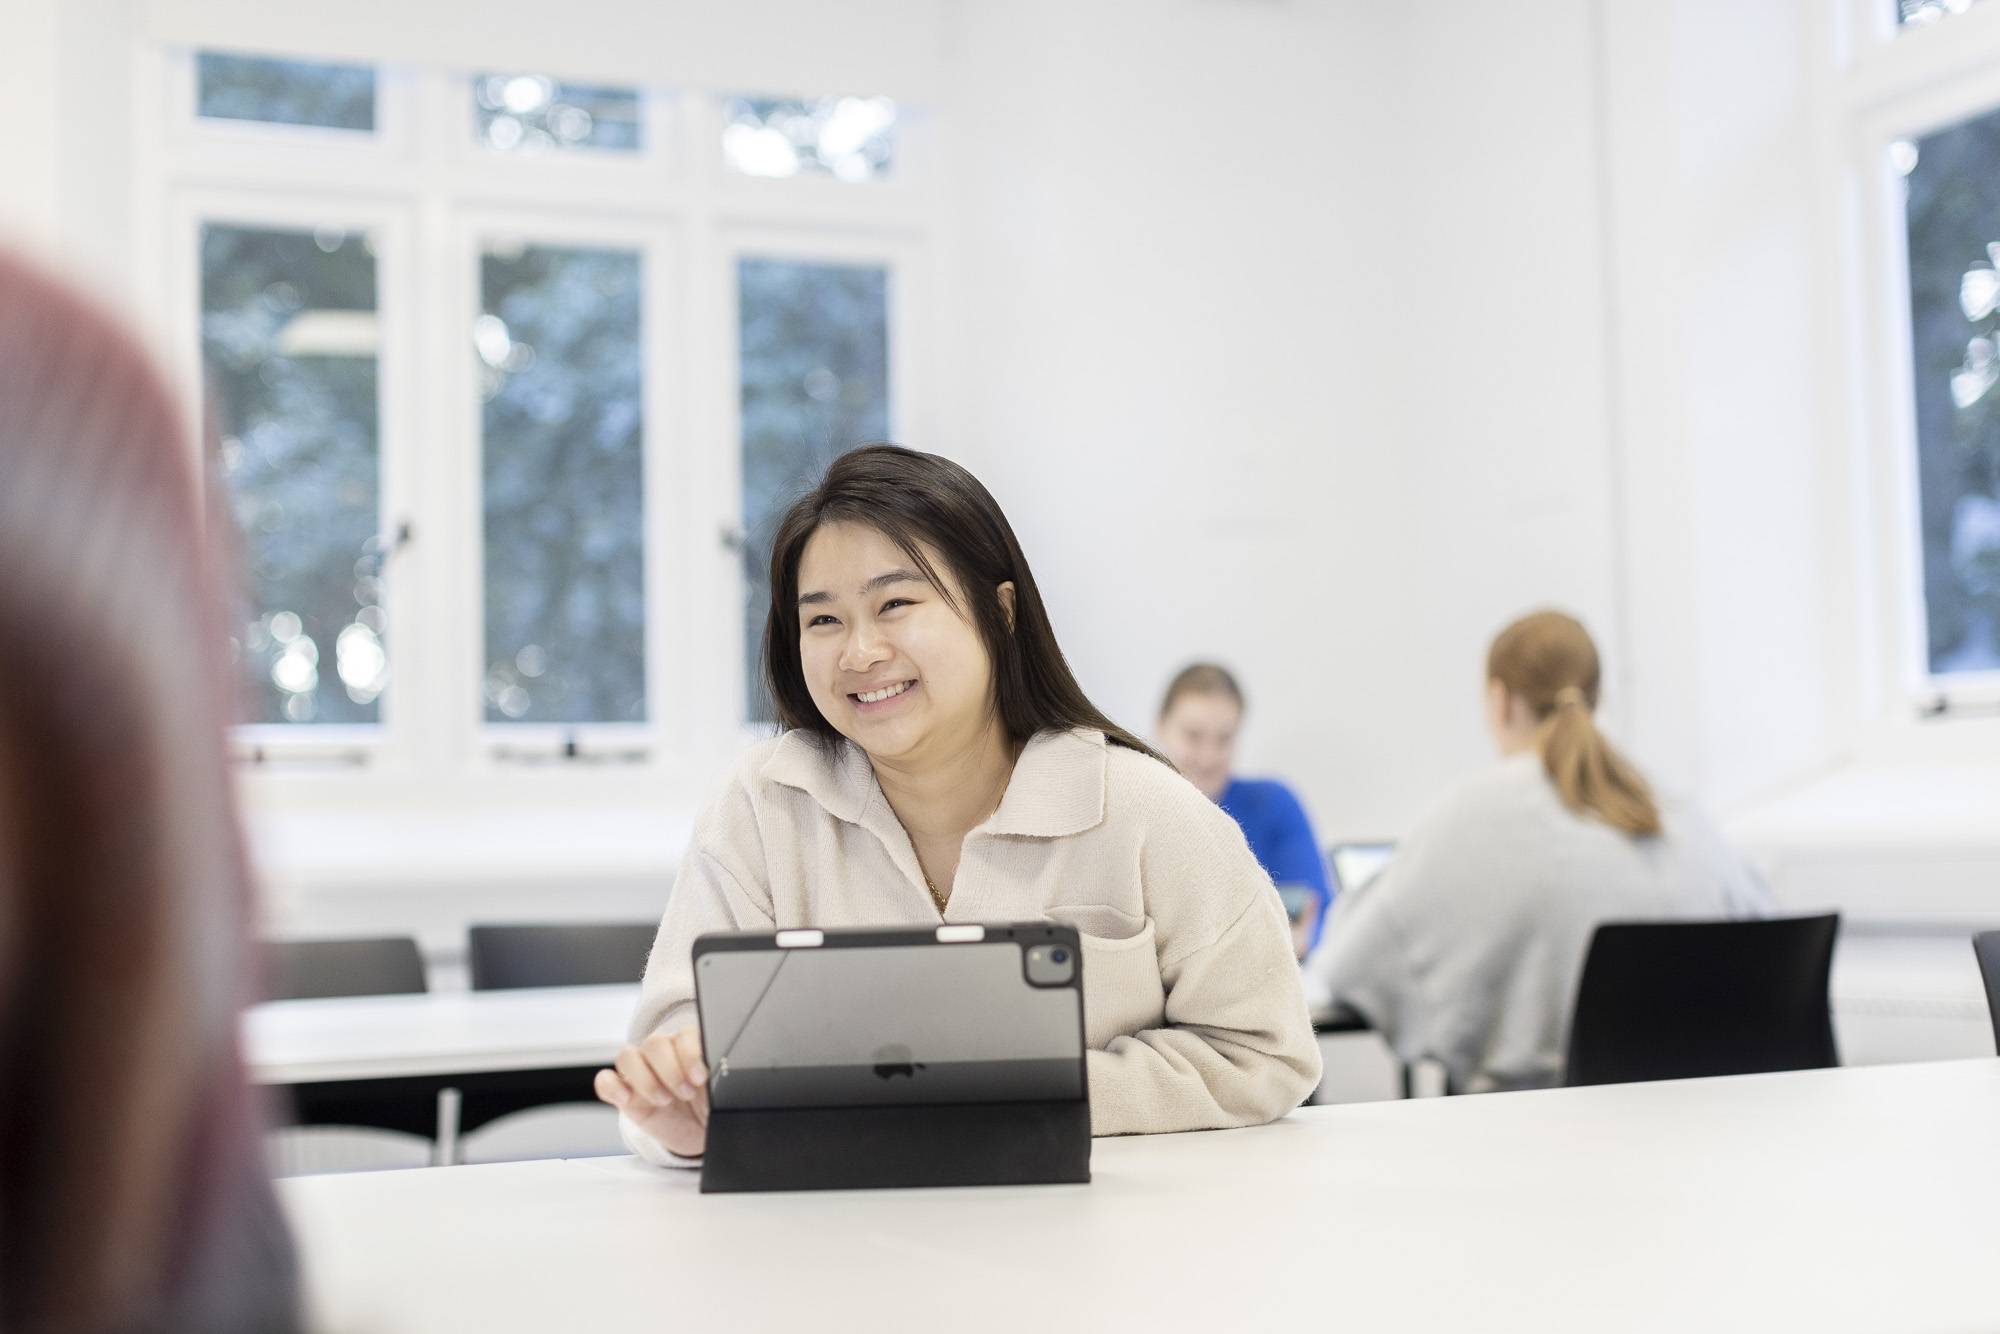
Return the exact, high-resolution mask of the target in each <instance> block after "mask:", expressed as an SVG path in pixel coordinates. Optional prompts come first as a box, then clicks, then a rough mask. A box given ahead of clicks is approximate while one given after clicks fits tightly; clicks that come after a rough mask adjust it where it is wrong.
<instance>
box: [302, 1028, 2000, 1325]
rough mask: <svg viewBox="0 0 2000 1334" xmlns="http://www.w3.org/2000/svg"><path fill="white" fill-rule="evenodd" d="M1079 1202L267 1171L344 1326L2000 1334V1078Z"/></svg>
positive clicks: (1343, 1130) (1501, 1123) (1128, 1169)
mask: <svg viewBox="0 0 2000 1334" xmlns="http://www.w3.org/2000/svg"><path fill="white" fill-rule="evenodd" d="M1092 1172H1093V1175H1094V1177H1095V1180H1094V1182H1093V1183H1092V1184H1091V1185H1088V1186H1053V1187H1010V1188H999V1189H982V1190H931V1191H894V1192H892V1191H884V1192H852V1193H827V1194H787V1195H733V1196H727V1195H724V1196H717V1195H711V1196H703V1195H700V1194H698V1193H697V1192H696V1179H695V1177H694V1175H693V1174H692V1173H684V1172H683V1173H673V1172H664V1171H659V1170H655V1169H652V1168H648V1167H646V1166H644V1165H642V1164H640V1163H638V1162H637V1161H636V1160H632V1159H599V1160H595V1161H583V1160H578V1161H545V1162H535V1163H517V1164H508V1165H504V1166H494V1167H459V1168H441V1169H434V1170H421V1171H409V1172H385V1173H378V1174H372V1175H366V1176H344V1177H339V1176H334V1177H310V1178H298V1179H293V1180H289V1181H285V1182H281V1183H280V1191H281V1195H282V1198H283V1201H284V1204H285V1208H286V1211H287V1213H288V1214H289V1216H290V1218H291V1219H292V1222H293V1225H294V1227H295V1229H296V1230H297V1234H298V1237H299V1241H300V1245H301V1249H302V1252H303V1254H304V1257H305V1260H306V1267H307V1271H308V1276H309V1282H310V1283H311V1285H312V1288H313V1291H314V1292H315V1294H316V1297H315V1305H316V1308H317V1310H318V1312H319V1314H320V1317H321V1319H322V1322H323V1325H324V1327H325V1328H326V1329H328V1330H332V1331H350V1330H353V1331H359V1330H373V1331H380V1332H381V1334H417V1332H428V1331H433V1330H437V1331H443V1330H466V1329H478V1330H481V1331H497V1332H502V1334H504V1332H505V1331H514V1330H520V1331H529V1330H534V1331H545V1330H557V1329H585V1328H602V1329H620V1330H674V1331H680V1330H703V1331H709V1330H758V1331H777V1332H779V1334H785V1332H786V1331H798V1332H799V1334H805V1332H806V1331H819V1330H844V1329H856V1330H862V1329H867V1330H925V1331H935V1330H946V1329H949V1330H954V1331H957V1330H999V1331H1007V1334H1041V1332H1043V1331H1067V1330H1086V1329H1088V1330H1110V1331H1116V1330H1127V1329H1134V1330H1136V1329H1148V1330H1201V1331H1215V1332H1217V1334H1235V1332H1236V1331H1243V1330H1252V1331H1271V1332H1273V1334H1276V1332H1278V1331H1285V1332H1287V1334H1289V1332H1290V1331H1297V1330H1308V1329H1328V1330H1338V1331H1353V1330H1375V1329H1397V1330H1410V1329H1417V1330H1426V1329H1435V1330H1472V1329H1478V1330H1507V1329H1519V1330H1535V1331H1563V1330H1577V1331H1591V1334H1599V1332H1600V1331H1607V1330H1620V1331H1624V1330H1661V1331H1674V1332H1675V1334H1682V1332H1684V1331H1688V1330H1694V1329H1701V1330H1704V1331H1708V1330H1755V1331H1760V1334H1761V1332H1762V1331H1770V1330H1780V1329H1783V1330H1792V1329H1800V1330H1814V1331H1844V1330H1855V1331H1871V1332H1875V1331H1929V1330H1938V1331H1944V1330H1973V1329H1994V1328H2000V1282H1996V1277H1995V1276H1996V1274H2000V1207H1996V1201H2000V1060H1994V1059H1986V1060H1977V1061H1959V1062H1948V1063H1938V1064H1930V1065H1901V1066H1879V1067H1873V1068H1864V1069H1845V1070H1825V1071H1810V1072H1803V1073H1798V1074H1783V1075H1757V1076H1746V1077H1740V1078H1734V1079H1711V1080H1689V1081H1685V1082H1680V1083H1669V1084H1641V1085H1623V1086H1615V1087H1601V1088H1585V1089H1559V1090H1553V1091H1550V1092H1546V1093H1516V1094H1500V1095H1489V1096H1485V1097H1471V1098H1444V1099H1434V1100H1424V1101H1415V1102H1388V1103H1371V1104H1356V1105H1351V1106H1343V1107H1314V1108H1307V1109H1304V1110H1302V1111H1299V1112H1296V1113H1294V1114H1293V1115H1292V1116H1290V1117H1288V1118H1287V1119H1285V1120H1284V1121H1281V1122H1279V1123H1277V1124H1275V1125H1270V1126H1263V1127H1258V1128H1256V1129H1252V1130H1238V1131H1223V1132H1212V1133H1207V1134H1193V1135H1170V1136H1152V1137H1145V1138H1134V1139H1119V1140H1100V1141H1098V1143H1097V1145H1096V1149H1095V1153H1094V1155H1093V1161H1092Z"/></svg>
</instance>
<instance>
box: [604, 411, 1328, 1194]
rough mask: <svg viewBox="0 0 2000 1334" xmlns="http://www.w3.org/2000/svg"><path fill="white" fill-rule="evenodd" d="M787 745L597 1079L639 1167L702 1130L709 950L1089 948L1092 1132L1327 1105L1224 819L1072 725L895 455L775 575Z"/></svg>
mask: <svg viewBox="0 0 2000 1334" xmlns="http://www.w3.org/2000/svg"><path fill="white" fill-rule="evenodd" d="M771 592H772V597H771V614H770V619H769V621H768V622H766V625H765V630H764V673H765V679H766V683H767V685H768V686H769V689H770V691H771V698H772V700H773V702H774V703H775V704H776V707H777V713H778V719H779V722H780V723H781V724H782V727H783V731H782V733H781V734H780V735H779V736H778V737H776V738H775V739H773V740H771V741H767V742H765V743H763V744H761V745H758V746H756V747H754V748H752V749H751V750H750V751H749V752H747V753H746V754H745V755H744V756H743V757H742V758H741V759H740V760H739V761H738V762H737V763H736V765H735V766H734V767H733V768H732V770H731V771H730V773H729V775H728V776H727V777H726V778H725V779H724V780H723V782H722V784H721V785H720V787H719V788H718V789H717V791H716V793H715V794H714V796H713V797H711V799H710V800H709V802H708V804H707V806H706V807H705V808H704V809H703V811H702V813H701V816H700V818H699V819H698V820H697V821H696V825H695V833H694V840H693V842H692V844H691V845H690V847H689V848H688V852H687V856H686V857H685V858H684V859H683V860H682V863H681V871H680V878H679V880H678V881H677V882H676V883H675V885H674V892H673V897H672V899H671V901H670V902H669V903H668V905H667V911H666V916H665V918H664V919H663V920H662V922H661V924H660V934H659V937H658V939H657V940H656V941H655V943H654V946H653V954H652V959H651V961H650V962H649V963H648V965H647V968H646V979H645V987H644V991H643V995H642V997H641V1000H640V1004H639V1010H638V1013H637V1014H636V1015H635V1016H634V1018H633V1023H632V1035H631V1036H632V1043H633V1045H631V1046H629V1047H627V1048H625V1050H624V1051H622V1052H620V1053H619V1056H618V1059H617V1062H616V1068H615V1069H613V1070H605V1071H601V1072H599V1074H598V1077H597V1090H598V1094H599V1096H601V1097H602V1098H603V1099H604V1100H605V1101H607V1102H609V1103H611V1104H612V1105H614V1106H616V1107H618V1108H619V1109H620V1111H621V1112H622V1113H623V1114H624V1116H623V1125H624V1128H625V1133H626V1140H627V1142H628V1143H629V1144H630V1145H631V1146H632V1148H633V1149H634V1151H635V1152H638V1153H640V1154H642V1155H643V1156H645V1157H647V1158H649V1159H650V1160H652V1161H654V1162H656V1163H662V1164H667V1163H678V1162H686V1161H689V1160H690V1159H691V1158H692V1157H694V1156H696V1155H699V1154H700V1153H701V1151H702V1146H703V1142H704V1138H705V1127H706V1124H707V1119H708V1112H707V1101H706V1095H705V1092H704V1085H705V1083H706V1079H707V1072H706V1071H705V1070H704V1069H703V1068H702V1064H701V1043H700V1039H699V1036H698V1034H697V1031H696V1029H695V1027H694V1020H695V1014H694V979H693V972H692V967H691V963H690V953H691V948H692V946H693V943H694V939H695V937H696V936H698V935H700V934H701V933H702V932H704V931H725V930H762V931H768V930H773V929H783V928H789V927H807V926H820V927H826V926H870V925H921V924H932V925H935V924H936V923H938V922H942V921H952V922H1001V921H1023V920H1053V921H1061V922H1066V923H1068V924H1070V925H1072V926H1074V927H1075V928H1076V929H1077V931H1078V932H1079V933H1080V934H1081V936H1082V937H1083V946H1084V970H1083V979H1084V994H1085V1000H1084V1015H1085V1021H1086V1037H1087V1038H1088V1040H1089V1044H1090V1047H1091V1051H1090V1054H1089V1057H1088V1063H1089V1072H1090V1102H1091V1127H1092V1130H1093V1131H1094V1133H1096V1134H1100V1135H1109V1134H1132V1133H1143V1132H1153V1131H1170V1130H1193V1129H1201V1128H1207V1127H1216V1126H1235V1125H1249V1124H1254V1123H1257V1122H1261V1121H1268V1120H1270V1119H1271V1118H1273V1117H1276V1116H1280V1115H1283V1114H1284V1113H1285V1112H1286V1111H1289V1110H1290V1109H1291V1108H1293V1107H1295V1106H1297V1105H1298V1104H1299V1102H1300V1101H1301V1100H1302V1099H1303V1098H1304V1097H1305V1095H1306V1094H1307V1093H1309V1092H1310V1091H1311V1090H1312V1088H1313V1085H1314V1084H1315V1083H1316V1082H1317V1081H1318V1079H1319V1053H1318V1049H1317V1048H1316V1047H1315V1046H1314V1043H1313V1036H1312V1025H1311V1023H1310V1021H1309V1019H1308V1018H1307V1015H1306V1008H1305V999H1304V994H1303V992H1302V991H1301V989H1300V985H1299V979H1298V970H1297V969H1296V968H1295V967H1294V966H1293V964H1292V956H1291V947H1290V940H1289V934H1288V930H1287V927H1286V924H1285V916H1284V910H1283V908H1282V907H1281V906H1280V904H1279V901H1278V897H1277V895H1276V893H1275V892H1274V891H1273V889H1272V888H1271V881H1270V878H1269V877H1268V876H1266V875H1265V874H1264V872H1263V871H1262V870H1261V869H1260V868H1259V867H1258V864H1257V861H1256V859H1255V858H1254V857H1253V856H1252V855H1251V854H1250V850H1249V847H1248V846H1247V845H1246V844H1245V843H1244V840H1243V835H1242V833H1241V831H1240V830H1238V828H1237V826H1236V824H1235V823H1234V822H1233V821H1232V820H1230V819H1229V817H1228V816H1227V815H1225V814H1223V812H1222V811H1221V810H1220V809H1219V808H1217V807H1216V806H1215V805H1214V804H1213V803H1212V802H1210V801H1208V800H1207V799H1206V798H1205V797H1203V796H1202V795H1201V793H1200V792H1198V791H1196V790H1195V789H1194V787H1193V786H1192V785H1190V784H1189V783H1188V782H1187V781H1186V780H1185V779H1183V778H1182V777H1181V776H1180V775H1179V774H1177V773H1176V772H1175V771H1174V770H1173V768H1172V767H1171V766H1170V765H1168V764H1167V763H1166V762H1165V761H1163V760H1162V759H1161V758H1160V757H1159V756H1158V755H1156V754H1155V753H1154V752H1153V751H1152V750H1150V749H1149V748H1147V747H1146V746H1145V745H1144V744H1143V743H1142V742H1140V741H1139V740H1138V739H1137V738H1135V737H1133V736H1132V735H1131V734H1130V733H1128V732H1126V731H1125V730H1124V729H1122V728H1120V727H1118V726H1117V725H1116V724H1114V723H1112V722H1111V721H1110V720H1109V719H1107V718H1105V717H1104V715H1103V714H1102V713H1100V712H1098V710H1097V709H1096V708H1095V707H1094V706H1093V705H1092V704H1091V703H1090V701H1089V700H1088V699H1087V698H1086V697H1085V696H1084V694H1083V691H1082V690H1081V688H1079V687H1078V685H1077V683H1076V679H1075V677H1074V676H1072V675H1071V673H1070V670H1069V665H1068V663H1067V662H1065V661H1064V660H1063V655H1062V650H1061V649H1060V648H1058V647H1057V645H1056V640H1055V633H1054V631H1053V629H1052V628H1051V627H1050V625H1049V618H1048V612H1047V611H1046V609H1045V608H1044V607H1043V605H1042V599H1041V593H1040V590H1038V589H1037V588H1036V586H1035V579H1034V575H1033V574H1032V573H1030V571H1029V569H1028V562H1027V557H1026V556H1024V555H1023V554H1022V552H1021V547H1020V544H1019V543H1018V542H1017V541H1016V540H1015V537H1014V532H1013V529H1012V528H1011V527H1010V526H1009V525H1008V523H1007V519H1006V516H1005V515H1004V514H1002V513H1001V511H1000V507H999V505H997V504H996V503H995V502H994V500H993V497H992V496H991V495H989V494H988V493H987V491H986V488H985V487H983V486H981V485H980V484H979V482H978V480H977V479H976V478H974V477H973V476H972V474H970V473H968V472H967V471H965V469H963V468H961V467H959V466H958V465H957V464H955V463H952V462H950V461H949V460H947V459H942V458H939V457H937V456H935V455H931V454H920V453H917V452H915V451H913V450H908V449H900V448H897V447H895V446H891V445H872V446H869V447H867V448H865V449H857V450H854V451H852V452H851V453H848V454H845V455H843V456H842V457H840V458H839V459H837V460H835V461H834V463H833V465H832V467H831V468H829V469H828V470H827V474H826V477H825V478H824V480H822V481H821V483H820V485H819V487H818V488H817V489H816V490H814V491H813V492H812V494H810V495H808V496H806V497H805V498H804V499H803V500H801V501H799V503H798V504H797V505H795V506H793V507H792V509H791V511H790V512H789V513H788V514H787V515H786V516H785V520H784V523H783V524H782V525H781V526H780V528H779V530H778V536H777V541H776V542H775V544H774V546H773V551H772V557H771Z"/></svg>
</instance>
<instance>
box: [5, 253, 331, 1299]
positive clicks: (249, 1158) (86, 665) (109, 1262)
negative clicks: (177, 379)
mask: <svg viewBox="0 0 2000 1334" xmlns="http://www.w3.org/2000/svg"><path fill="white" fill-rule="evenodd" d="M195 476H196V471H195V467H194V459H193V456H192V454H191V453H190V451H189V449H188V448H187V445H186V441H185V439H184V436H183V434H182V432H181V431H180V429H179V426H178V417H177V415H176V409H175V406H174V403H173V401H172V398H171V396H170V395H169V394H168V392H167V391H166V388H165V387H164V385H163V384H162V383H161V381H160V379H159V377H158V376H157V375H156V374H155V372H154V371H153V369H152V368H151V366H150V365H149V364H148V363H147V361H146V359H145V357H144V356H142V355H141V353H140V352H139V351H138V349H137V348H136V347H135V346H134V344H133V343H132V341H131V340H130V339H129V338H128V337H127V336H126V335H125V334H124V333H122V332H121V331H120V330H119V329H118V328H117V327H116V326H115V325H114V324H113V323H112V322H111V321H110V320H108V319H107V318H106V317H104V316H103V315H101V314H100V313H98V312H96V311H94V310H92V309H91V308H89V307H87V306H86V305H84V304H82V303H80V302H79V301H78V300H76V298H74V297H73V296H71V295H69V294H68V293H66V292H65V291H63V290H62V289H61V288H59V287H58V286H56V285H55V284H53V283H51V282H50V281H49V280H48V279H46V278H45V277H42V276H39V275H38V274H36V273H35V272H33V271H32V270H30V269H28V268H27V267H25V266H24V265H22V264H20V263H19V262H17V261H15V260H12V259H9V258H8V257H7V256H5V255H4V254H0V1329H6V1330H9V1331H40V1330H58V1329H60V1330H64V1331H70V1330H90V1331H100V1330H102V1331H111V1330H117V1331H125V1330H147V1331H152V1330H183V1329H185V1330H202V1331H236V1330H253V1329H254V1330H260V1331H262V1330H283V1329H290V1328H294V1327H296V1325H297V1315H296V1310H295V1296H294V1293H295V1282H294V1277H293V1269H294V1266H293V1260H292V1254H291V1249H290V1243H289V1241H288V1240H287V1238H286V1235H285V1232H284V1228H283V1225H282V1222H281V1221H280V1219H279V1217H278V1214H277V1208H276V1202H275V1200H274V1198H273V1196H272V1192H271V1186H270V1183H269V1181H268V1179H267V1178H266V1175H265V1172H264V1169H263V1163H262V1159H261V1156H260V1153H259V1148H258V1128H259V1127H258V1118H257V1116H256V1114H255V1110H254V1105H253V1102H252V1100H251V1096H250V1093H249V1090H248V1088H247V1087H246V1085H245V1083H244V1074H243V1066H242V1061H241V1058H240V1055H239V1052H238V1049H237V1039H236V1013H237V1010H238V1009H239V1008H240V1007H241V1005H242V1004H243V1002H244V1001H245V1000H247V999H249V998H250V981H249V966H248V965H249V959H250V955H249V946H248V942H247V939H246V934H245V931H246V927H245V923H246V919H247V915H248V909H249V903H250V894H249V878H248V872H247V869H246V866H245V862H244V857H243V849H242V843H241V838H240V834H239V831H238V828H237V823H236V813H235V809H234V805H233V801H232V797H231V793H230V786H229V782H228V776H227V772H226V767H225V766H226V757H225V753H224V747H223V723H224V722H225V719H226V714H227V699H228V695H227V691H228V688H229V687H228V682H229V681H230V680H231V675H230V672H229V670H228V664H227V663H226V662H224V661H223V656H222V653H221V651H220V650H221V645H222V644H223V635H222V632H221V629H220V618H219V616H218V614H217V610H218V609H217V606H216V595H215V584H214V582H213V579H212V571H211V570H210V568H209V566H208V563H207V561H206V560H205V558H204V555H203V548H202V542H201V538H200V519H199V513H198V505H197V492H196V482H195Z"/></svg>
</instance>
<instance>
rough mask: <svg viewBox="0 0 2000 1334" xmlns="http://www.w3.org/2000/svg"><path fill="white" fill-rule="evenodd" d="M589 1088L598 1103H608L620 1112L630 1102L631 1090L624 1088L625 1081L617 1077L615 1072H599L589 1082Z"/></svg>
mask: <svg viewBox="0 0 2000 1334" xmlns="http://www.w3.org/2000/svg"><path fill="white" fill-rule="evenodd" d="M591 1088H592V1089H593V1090H594V1091H595V1092H596V1094H597V1097H598V1100H599V1101H601V1102H608V1103H610V1104H611V1105H612V1106H613V1107H616V1108H618V1109H619V1110H620V1111H623V1110H624V1109H625V1105H626V1104H627V1103H629V1102H631V1101H632V1090H631V1089H629V1088H627V1087H626V1086H625V1081H624V1080H622V1079H620V1078H619V1077H618V1072H617V1071H616V1070H599V1071H598V1072H597V1075H596V1077H595V1078H594V1079H592V1080H591Z"/></svg>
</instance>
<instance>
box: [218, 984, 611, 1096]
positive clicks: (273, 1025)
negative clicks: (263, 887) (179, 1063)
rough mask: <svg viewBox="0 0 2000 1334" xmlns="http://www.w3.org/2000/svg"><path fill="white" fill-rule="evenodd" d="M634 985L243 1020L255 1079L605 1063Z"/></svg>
mask: <svg viewBox="0 0 2000 1334" xmlns="http://www.w3.org/2000/svg"><path fill="white" fill-rule="evenodd" d="M638 1000H639V988H638V987H637V986H636V985H619V986H602V987H530V988H522V989H520V990H512V991H473V992H457V993H452V992H432V993H429V994H426V995H418V996H341V997H335V998H327V999H323V1000H293V1001H269V1002H266V1003H265V1004H263V1005H258V1006H254V1007H252V1008H251V1009H250V1010H249V1011H248V1012H247V1013H245V1014H244V1016H243V1040H244V1047H245V1050H246V1052H247V1053H248V1056H249V1063H250V1076H251V1078H252V1079H254V1080H255V1081H256V1082H258V1083H260V1084H309V1083H320V1082H325V1081H329V1080H350V1079H387V1078H397V1077H402V1076H409V1075H452V1074H465V1073H473V1072H481V1071H498V1070H543V1069H559V1068H565V1067H575V1066H584V1065H608V1064H609V1063H610V1061H611V1058H612V1057H613V1056H615V1055H617V1053H618V1048H619V1047H620V1046H622V1045H623V1044H624V1041H625V1027H626V1025H627V1024H628V1023H630V1022H631V1019H632V1009H633V1007H634V1006H635V1005H636V1004H637V1003H638Z"/></svg>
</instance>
